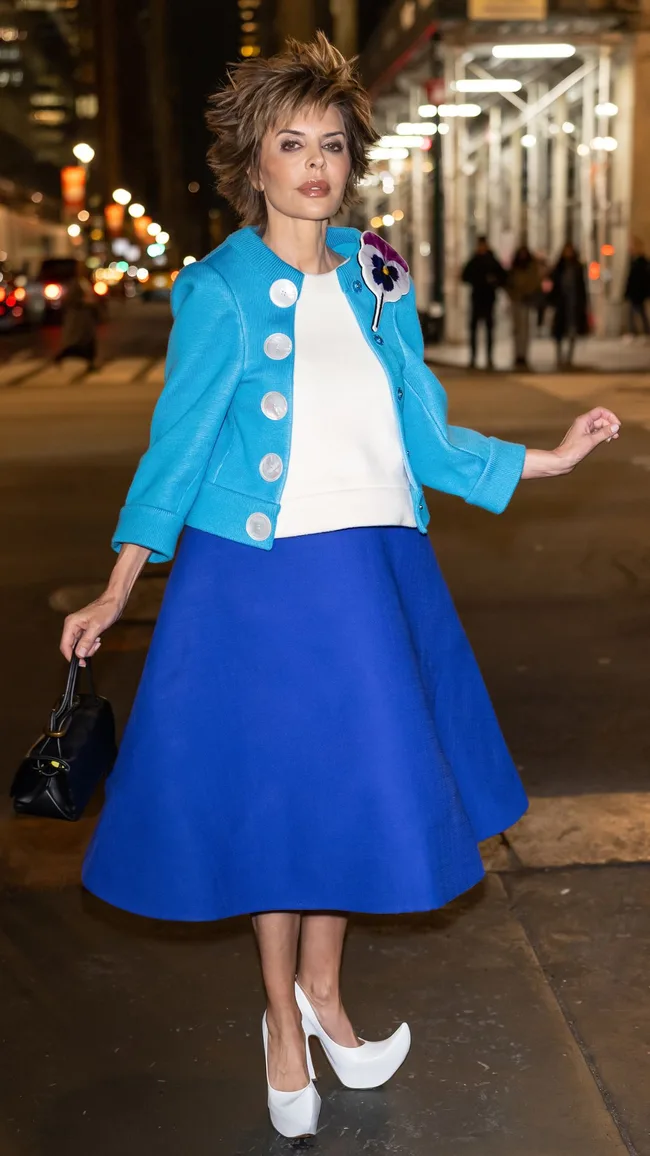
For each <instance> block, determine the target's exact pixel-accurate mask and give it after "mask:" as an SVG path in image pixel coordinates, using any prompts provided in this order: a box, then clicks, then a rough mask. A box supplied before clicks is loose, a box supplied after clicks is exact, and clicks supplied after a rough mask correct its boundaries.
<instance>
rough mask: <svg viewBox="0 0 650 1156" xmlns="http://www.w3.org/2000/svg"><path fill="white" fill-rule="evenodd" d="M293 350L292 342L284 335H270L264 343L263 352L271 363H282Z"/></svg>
mask: <svg viewBox="0 0 650 1156" xmlns="http://www.w3.org/2000/svg"><path fill="white" fill-rule="evenodd" d="M292 349H293V342H292V340H291V338H290V337H289V336H288V334H286V333H272V334H271V336H270V337H267V339H266V341H265V342H264V352H265V354H266V356H267V357H271V358H272V359H273V361H283V360H284V358H285V357H288V356H289V354H290V353H291V350H292Z"/></svg>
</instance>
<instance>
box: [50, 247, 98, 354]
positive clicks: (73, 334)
mask: <svg viewBox="0 0 650 1156" xmlns="http://www.w3.org/2000/svg"><path fill="white" fill-rule="evenodd" d="M64 357H81V358H84V360H86V361H87V362H88V368H89V369H91V370H94V369H96V368H97V365H96V359H97V296H96V294H95V292H94V290H93V287H92V284H91V282H90V280H89V278H88V274H87V272H86V266H85V264H84V262H83V261H77V267H76V274H75V276H74V278H73V279H72V280H71V281H70V284H69V285H68V288H67V292H66V295H65V302H64V306H63V326H62V329H61V341H60V344H59V349H58V351H57V353H56V354H55V356H54V358H53V360H54V361H55V362H59V361H61V360H62V359H63V358H64Z"/></svg>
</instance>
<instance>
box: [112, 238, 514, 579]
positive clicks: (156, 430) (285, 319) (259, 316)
mask: <svg viewBox="0 0 650 1156" xmlns="http://www.w3.org/2000/svg"><path fill="white" fill-rule="evenodd" d="M327 242H328V245H329V246H330V248H332V249H334V250H335V251H336V252H337V253H340V254H342V255H343V256H345V257H348V258H349V260H348V261H347V262H346V263H344V264H343V265H341V266H340V267H339V269H338V270H337V275H338V278H339V282H340V284H341V287H342V289H343V291H344V292H345V294H346V295H347V298H348V300H349V302H350V305H351V306H352V309H353V310H354V313H355V316H356V318H357V320H358V322H359V325H360V327H361V330H362V332H363V334H364V336H365V337H366V339H367V341H368V343H369V345H370V347H371V349H372V350H373V352H374V353H375V354H376V356H377V358H378V359H379V361H380V362H381V363H382V365H383V366H384V368H385V370H386V373H387V376H388V380H389V382H390V388H391V391H392V396H393V403H394V406H395V413H396V415H397V419H398V425H399V430H400V435H401V439H402V445H403V450H404V462H405V466H406V472H407V474H408V478H409V485H410V491H411V497H412V500H413V509H414V513H415V518H416V521H417V526H418V529H419V530H420V531H421V532H422V533H424V532H425V531H426V526H427V523H428V521H429V511H428V509H427V506H426V502H425V499H424V495H423V492H422V487H423V486H429V487H431V488H433V489H435V490H443V491H444V492H445V493H449V494H458V496H459V497H461V498H464V500H465V501H466V502H470V503H472V504H473V505H476V506H483V507H484V508H485V509H486V510H491V511H493V512H494V513H501V512H502V511H503V510H504V509H505V507H506V506H507V504H508V502H509V501H510V498H511V496H512V493H513V491H514V489H515V487H516V485H517V482H518V481H519V479H520V477H521V472H522V468H523V462H524V455H525V447H524V446H521V445H516V444H514V443H512V442H504V441H501V440H499V439H498V438H494V437H484V436H483V435H482V434H479V433H476V432H474V431H473V430H467V429H460V428H458V427H455V426H450V425H448V424H447V398H446V394H445V391H444V389H443V388H442V386H441V385H440V382H439V381H438V380H437V378H436V377H435V376H434V375H433V373H431V371H430V370H429V369H428V368H427V366H426V365H425V363H424V360H423V355H424V346H423V341H422V333H421V330H420V325H419V322H418V316H417V312H416V308H415V295H414V289H413V286H412V285H411V287H410V289H409V291H408V293H406V294H405V295H404V296H402V297H401V298H400V300H398V301H393V302H390V301H386V303H385V304H384V307H383V311H382V313H381V318H380V322H379V327H378V329H377V331H376V332H372V328H371V326H372V323H373V315H374V310H375V297H374V295H373V293H372V291H371V290H370V289H369V288H368V287H367V285H366V284H365V283H364V280H363V278H362V274H361V268H360V265H359V262H358V260H357V256H358V253H359V248H360V244H361V234H360V233H359V232H358V231H357V230H356V229H341V228H330V229H328V234H327ZM302 281H303V274H302V273H300V272H299V271H298V270H297V269H294V268H293V266H292V265H287V264H286V263H285V262H284V261H282V260H281V259H280V258H279V257H277V256H276V254H275V253H274V252H273V251H272V250H271V249H269V247H268V246H267V245H266V244H265V243H264V242H263V241H262V239H261V237H260V236H259V234H258V233H257V231H256V230H255V229H253V228H250V227H247V228H243V229H240V230H239V231H237V232H236V233H233V234H232V235H231V236H230V237H228V239H227V240H226V241H225V242H224V243H223V244H222V245H220V246H219V247H218V248H217V249H214V250H213V251H212V252H211V253H208V255H207V256H206V257H204V258H203V259H202V260H201V261H197V262H194V263H192V264H191V265H187V266H186V267H185V268H183V269H182V270H181V272H180V273H179V274H178V277H177V278H176V280H175V282H174V286H173V289H172V295H171V306H172V314H173V317H174V322H173V325H172V330H171V334H170V337H169V344H168V348H167V357H166V362H165V385H164V388H163V390H162V393H161V395H160V397H159V399H158V402H157V405H156V408H155V410H154V414H153V418H152V423H151V436H150V444H149V447H148V449H147V450H146V452H145V453H144V454H143V456H142V458H141V459H140V463H139V465H138V467H137V470H136V473H135V476H134V478H133V481H132V483H131V486H130V489H129V492H128V495H127V498H126V503H125V505H124V507H123V509H122V511H121V513H120V517H119V522H118V525H117V529H116V531H115V535H114V537H113V542H112V545H113V548H114V549H115V550H119V548H120V546H121V545H122V544H123V543H124V542H134V543H136V544H137V545H140V546H145V547H147V548H148V549H149V550H151V561H153V562H163V561H168V560H169V559H170V558H172V557H173V555H174V551H175V548H176V543H177V540H178V537H179V535H180V533H181V530H182V529H183V526H184V525H188V526H193V527H195V528H196V529H199V530H206V531H208V532H209V533H211V534H219V535H220V536H221V537H224V538H231V539H232V540H233V541H235V542H242V543H245V544H246V545H249V546H258V547H260V548H261V549H263V550H270V549H271V547H272V546H273V537H274V531H275V524H276V520H277V516H278V512H279V509H280V504H281V501H282V490H283V487H284V482H285V478H286V472H287V465H288V462H289V454H290V450H291V418H292V389H293V363H294V356H293V337H294V314H295V309H294V306H295V301H296V300H297V298H298V296H299V294H300V289H301V286H302ZM323 325H324V326H326V325H327V318H326V317H324V318H323ZM332 340H333V341H335V340H336V334H335V333H333V334H332Z"/></svg>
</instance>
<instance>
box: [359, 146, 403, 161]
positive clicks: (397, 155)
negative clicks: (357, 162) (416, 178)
mask: <svg viewBox="0 0 650 1156" xmlns="http://www.w3.org/2000/svg"><path fill="white" fill-rule="evenodd" d="M408 155H409V150H408V149H405V148H401V149H400V148H375V149H370V152H369V153H368V157H369V158H370V160H371V161H405V160H406V158H407V157H408Z"/></svg>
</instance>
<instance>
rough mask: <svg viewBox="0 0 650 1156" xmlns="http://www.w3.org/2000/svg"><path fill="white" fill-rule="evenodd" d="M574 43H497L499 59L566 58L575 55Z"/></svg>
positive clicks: (496, 52)
mask: <svg viewBox="0 0 650 1156" xmlns="http://www.w3.org/2000/svg"><path fill="white" fill-rule="evenodd" d="M575 53H576V50H575V45H573V44H495V46H494V48H493V49H492V55H493V56H495V57H496V58H497V60H566V59H567V58H568V57H569V56H575Z"/></svg>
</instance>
